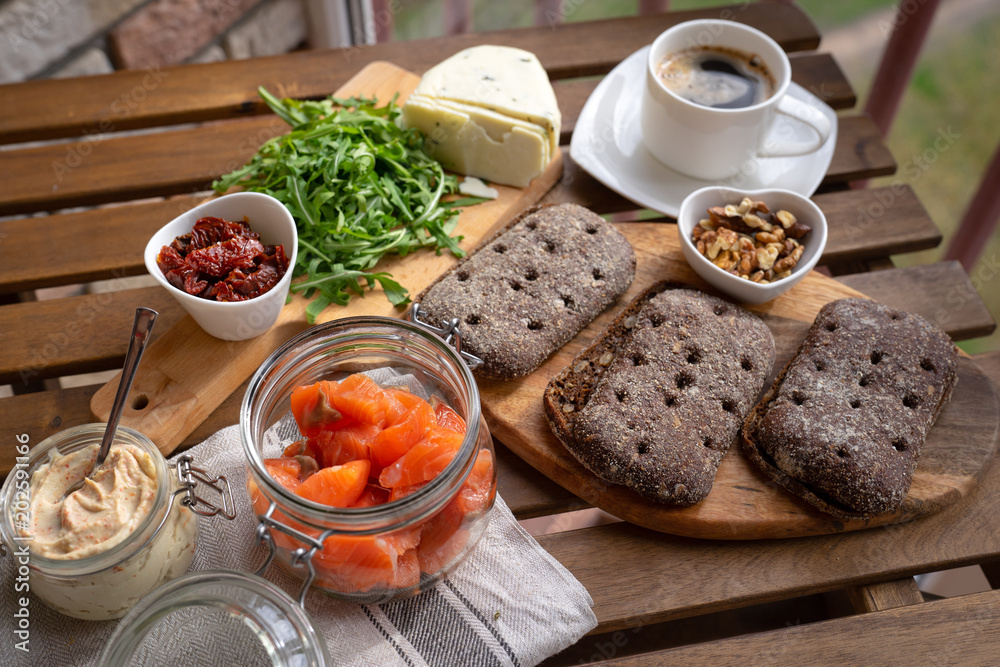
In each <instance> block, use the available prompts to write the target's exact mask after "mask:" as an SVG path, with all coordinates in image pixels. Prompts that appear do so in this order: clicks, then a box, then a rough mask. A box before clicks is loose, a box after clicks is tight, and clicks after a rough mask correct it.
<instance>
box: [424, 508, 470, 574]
mask: <svg viewBox="0 0 1000 667" xmlns="http://www.w3.org/2000/svg"><path fill="white" fill-rule="evenodd" d="M464 519H465V513H464V512H462V510H460V509H459V508H458V505H457V503H456V502H455V501H452V502H450V503H448V504H447V505H445V506H444V508H443V509H442V510H441V511H440V512H438V513H437V514H435V515H434V516H432V517H431V518H430V519H428V520H427V522H426V523H424V525H423V526H422V528H421V530H420V542H419V543H418V544H417V558H418V559H419V561H420V570H421V571H422V572H426V573H427V574H434V573H435V572H440V571H441V570H442V568H444V567H446V566H448V565H449V564H451V562H452V561H454V560H455V559H456V558H458V556H459V554H461V553H462V551H463V550H464V549H465V547H466V545H467V544H468V542H469V537H468V531H467V530H466V529H464V528H462V521H463V520H464Z"/></svg>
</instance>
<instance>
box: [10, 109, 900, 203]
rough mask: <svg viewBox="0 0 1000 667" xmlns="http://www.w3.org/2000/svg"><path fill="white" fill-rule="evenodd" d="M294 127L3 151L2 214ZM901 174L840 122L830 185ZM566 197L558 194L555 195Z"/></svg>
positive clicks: (222, 129) (584, 181)
mask: <svg viewBox="0 0 1000 667" xmlns="http://www.w3.org/2000/svg"><path fill="white" fill-rule="evenodd" d="M576 113H579V111H576ZM286 129H287V126H286V125H285V124H284V123H283V122H282V121H281V120H280V119H278V118H277V117H276V116H273V115H268V116H257V117H253V118H245V119H239V120H228V121H218V122H213V123H207V124H205V125H202V126H198V127H193V128H185V129H174V130H170V131H167V132H157V133H146V134H139V135H131V136H111V137H110V138H106V139H102V140H97V139H94V140H91V139H85V140H83V141H79V142H72V143H56V144H46V145H42V146H35V147H31V148H23V149H17V150H9V151H2V152H0V175H2V176H3V177H4V181H5V183H6V184H7V187H6V188H4V189H3V190H2V191H0V215H8V214H17V213H29V212H33V211H50V210H56V209H60V208H66V207H73V206H89V205H94V204H102V203H107V202H116V201H127V200H129V199H139V198H143V197H154V196H169V195H173V194H180V193H184V192H195V191H200V190H205V189H207V188H209V186H210V184H211V182H212V180H213V179H215V178H217V177H218V176H220V175H222V174H224V173H227V172H229V171H232V170H233V169H235V168H237V167H239V166H241V165H242V164H244V163H245V162H246V161H247V160H248V159H249V158H250V157H251V156H252V155H253V153H254V152H255V151H256V149H257V147H258V146H260V145H261V144H262V143H263V142H264V141H266V140H267V139H269V138H271V137H273V136H276V135H278V134H281V133H283V132H284V131H285V130H286ZM566 157H568V150H565V149H564V158H566ZM895 169H896V163H895V160H894V159H893V158H892V155H891V154H890V153H889V150H888V148H887V147H886V146H885V144H884V142H883V140H882V137H881V134H880V133H879V131H878V128H877V127H876V126H875V124H874V123H873V122H872V121H871V118H869V117H868V116H867V115H860V116H846V117H843V118H841V119H840V120H839V129H838V135H837V144H836V148H835V150H834V155H833V160H832V163H831V165H830V168H829V170H828V172H827V175H826V177H825V179H824V181H823V182H824V184H827V185H830V184H836V183H845V182H848V181H853V180H858V179H865V178H871V177H874V176H885V175H889V174H892V173H893V172H894V171H895ZM566 170H567V173H566V175H565V176H564V180H563V184H562V185H561V186H560V188H561V189H568V190H569V192H570V193H573V192H574V190H576V191H577V192H578V193H579V195H580V196H583V195H584V193H586V192H587V189H589V190H595V189H596V190H597V192H594V193H591V194H590V195H589V197H590V198H593V199H594V204H595V205H594V206H592V208H595V210H596V209H602V208H603V209H610V208H618V209H619V210H627V208H628V207H631V206H634V205H632V204H631V203H630V202H628V201H627V200H625V199H623V198H621V197H618V196H617V195H613V194H612V193H610V191H608V190H607V189H606V188H604V187H600V188H595V182H594V179H592V178H591V177H590V176H589V175H588V174H586V173H585V172H583V171H582V170H580V169H579V167H577V166H576V165H575V163H573V162H572V160H569V159H567V160H566ZM581 188H585V189H584V190H582V191H581V190H580V189H581ZM559 196H560V195H559V194H558V193H557V192H554V193H552V194H551V195H550V197H555V198H557V197H559ZM563 196H566V195H563ZM602 200H603V201H602ZM623 206H624V207H626V208H621V207H623Z"/></svg>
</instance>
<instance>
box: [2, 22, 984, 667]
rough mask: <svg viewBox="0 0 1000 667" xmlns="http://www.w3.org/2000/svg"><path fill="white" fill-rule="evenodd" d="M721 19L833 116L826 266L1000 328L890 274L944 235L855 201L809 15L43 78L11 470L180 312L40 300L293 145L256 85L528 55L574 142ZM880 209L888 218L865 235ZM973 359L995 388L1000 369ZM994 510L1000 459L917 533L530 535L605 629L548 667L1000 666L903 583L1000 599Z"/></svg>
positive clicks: (927, 282)
mask: <svg viewBox="0 0 1000 667" xmlns="http://www.w3.org/2000/svg"><path fill="white" fill-rule="evenodd" d="M712 16H715V17H719V16H721V17H723V18H729V19H733V20H737V21H741V22H745V23H748V24H750V25H753V26H755V27H758V28H760V29H762V30H764V31H765V32H767V33H768V34H770V35H771V36H773V37H774V38H775V39H776V40H777V41H778V42H779V43H780V44H781V45H782V46H783V47H784V48H785V49H786V50H787V51H788V52H789V53H790V55H791V59H792V68H793V72H794V75H793V78H794V80H795V81H797V82H798V83H799V84H801V85H802V86H803V87H805V88H806V89H807V90H810V91H812V92H813V93H814V94H816V95H817V96H819V97H821V98H823V99H824V100H825V101H826V102H827V103H828V104H830V105H831V106H832V107H834V108H835V109H837V110H839V111H841V117H840V131H839V135H838V140H837V146H836V152H835V155H834V158H833V162H832V164H831V165H830V168H829V171H828V173H827V175H826V178H825V180H824V181H823V184H822V186H821V188H820V192H819V193H818V194H816V195H815V201H816V202H817V203H818V204H819V205H820V206H821V207H822V208H823V210H824V211H825V212H826V215H827V217H828V219H829V222H830V237H829V242H828V246H827V249H826V253H825V255H824V256H823V259H822V264H823V265H824V266H826V267H827V268H828V269H829V271H830V272H831V273H832V275H834V276H837V277H838V279H839V280H841V281H843V282H844V283H845V284H847V285H849V286H850V287H852V288H855V289H857V290H859V291H861V292H863V293H865V294H868V295H869V296H872V297H874V298H876V299H878V300H880V301H882V302H884V303H887V304H891V305H893V306H895V307H897V308H901V309H905V310H909V311H913V312H916V313H920V314H922V315H924V316H925V317H927V318H928V319H930V320H931V321H933V322H936V323H937V324H938V325H939V326H941V327H942V328H943V329H944V330H946V331H947V332H948V333H949V334H950V335H951V336H952V337H953V338H954V339H956V340H962V339H967V338H974V337H977V336H982V335H985V334H988V333H990V332H991V331H992V330H993V328H994V326H995V323H994V318H993V316H992V315H991V314H990V313H989V312H988V311H987V310H986V308H985V307H984V305H983V303H982V301H981V300H980V299H979V297H978V295H977V293H976V290H975V289H974V288H973V286H972V284H971V283H970V281H969V280H968V278H967V277H966V275H965V273H964V272H963V271H962V269H961V267H960V266H959V265H958V264H957V263H948V262H945V263H938V264H927V265H921V266H916V267H910V268H905V269H900V268H894V267H893V265H892V262H891V259H890V256H892V255H895V254H899V253H908V252H913V251H917V250H922V249H927V248H932V247H934V246H936V245H937V244H938V243H940V241H941V235H940V232H939V231H938V229H937V228H936V227H935V225H934V223H933V222H932V221H931V220H930V218H929V217H928V215H927V213H926V211H925V210H924V208H923V207H922V206H921V204H920V202H919V201H918V199H917V197H916V196H915V195H914V193H913V192H912V191H911V190H910V189H909V188H908V187H906V186H902V185H897V186H894V187H891V188H880V189H866V190H851V189H848V188H847V187H846V186H847V184H848V183H850V182H851V181H856V180H862V179H867V178H871V177H874V176H881V175H888V174H892V173H894V171H895V169H896V162H895V161H894V159H893V157H892V155H891V154H890V152H889V150H888V149H887V147H886V145H885V143H884V141H883V138H882V137H881V136H880V135H879V133H878V131H877V130H876V128H875V126H874V125H873V124H872V122H871V121H870V120H869V119H868V118H867V117H866V116H865V115H863V114H859V113H858V112H856V111H852V110H851V109H852V107H853V106H854V104H855V94H854V92H853V90H852V88H851V86H850V84H849V83H848V82H847V81H846V79H845V77H844V75H843V73H842V72H841V70H840V69H839V67H838V66H837V63H836V61H835V60H834V59H833V58H832V57H831V56H830V55H829V54H826V53H823V52H821V51H815V50H814V49H816V48H817V47H818V46H819V44H820V35H819V33H818V32H817V30H816V29H815V27H814V26H813V24H812V22H811V21H810V20H809V18H808V17H807V16H806V15H805V14H804V13H803V12H802V11H801V10H799V9H797V8H796V7H794V6H789V5H784V4H772V3H758V4H750V5H746V6H742V5H741V6H733V7H728V8H720V9H715V10H711V11H695V12H676V13H669V14H663V15H658V16H652V17H641V18H628V19H618V20H612V21H602V22H599V23H598V22H595V23H576V24H570V25H565V26H560V27H559V28H557V29H554V30H552V29H549V28H533V29H522V30H508V31H500V32H494V33H490V34H488V35H482V34H472V35H462V36H457V37H448V38H442V39H432V40H425V41H417V42H406V43H388V44H382V45H378V46H374V47H365V48H354V49H345V50H340V51H318V52H302V53H295V54H290V55H285V56H279V57H274V58H266V59H259V60H254V61H237V62H227V63H216V64H208V65H196V66H184V67H176V68H168V69H162V70H152V71H142V72H121V73H116V74H112V75H108V76H102V77H95V78H86V79H70V80H59V81H36V82H29V83H24V84H15V85H8V86H3V87H0V144H3V148H4V150H2V151H0V183H3V184H4V187H3V188H2V189H0V216H8V217H7V219H4V220H0V304H2V305H0V336H2V341H3V352H4V353H3V355H2V356H0V384H12V385H13V386H14V387H15V392H16V395H15V396H13V397H9V398H4V399H0V433H2V434H3V435H2V437H0V472H2V473H3V474H6V472H7V471H9V470H10V468H11V466H12V464H13V459H14V445H15V440H14V435H15V434H19V433H28V434H29V436H30V438H31V441H32V442H34V443H37V442H39V441H41V440H42V439H43V438H45V437H47V436H48V435H50V434H52V433H54V432H56V431H58V430H60V429H63V428H66V427H68V426H72V425H75V424H79V423H85V422H88V421H91V417H90V412H89V400H90V397H91V396H92V394H93V393H94V391H96V389H97V385H94V386H86V387H80V388H73V389H59V388H58V384H56V383H55V382H54V379H55V378H58V377H61V376H65V375H73V374H78V373H86V372H92V371H100V370H107V369H114V368H117V367H118V366H119V365H120V364H121V362H122V360H123V358H124V352H125V346H126V341H125V340H124V336H117V335H115V336H108V335H106V332H109V331H127V330H128V328H129V326H130V323H131V320H132V315H133V312H134V308H135V307H136V306H139V305H146V306H150V307H153V308H155V309H157V310H158V311H160V313H161V320H160V323H159V324H158V325H157V328H158V331H164V330H166V329H167V328H168V326H169V325H171V324H173V323H174V322H176V321H177V320H178V319H180V317H181V316H182V312H181V311H180V308H179V306H177V305H176V303H175V302H174V301H173V300H172V299H171V298H170V297H169V296H168V295H167V294H166V293H165V292H164V291H163V290H161V289H160V288H140V289H129V290H124V291H117V292H113V293H101V294H83V295H80V296H71V297H66V298H58V299H54V300H43V301H39V300H36V299H35V298H34V292H33V290H36V289H38V288H43V287H52V286H58V285H66V284H75V283H81V282H86V281H92V280H97V279H107V278H118V277H123V276H130V275H137V274H142V273H144V267H143V264H142V258H141V251H142V248H143V247H144V245H145V242H146V240H147V238H148V237H149V235H150V234H151V233H152V232H153V231H154V230H155V229H157V228H158V227H159V226H160V225H162V224H163V223H164V222H165V221H167V220H169V219H170V218H172V217H173V216H174V215H176V214H177V213H178V212H180V211H182V210H185V209H187V208H190V207H191V206H193V205H194V204H195V203H197V202H198V201H200V200H201V199H202V198H203V197H204V196H205V194H204V191H205V190H206V189H207V186H208V184H209V183H210V182H211V180H212V179H213V178H214V177H216V176H218V175H219V174H221V173H223V172H225V171H227V170H229V169H231V168H234V167H235V166H237V165H239V164H241V163H242V162H243V161H244V160H245V159H246V158H248V157H249V156H250V155H251V154H252V153H253V151H254V150H255V149H256V147H257V146H258V145H259V144H260V143H261V142H263V141H264V140H266V139H267V138H268V137H270V136H272V135H273V134H274V133H275V132H277V131H278V130H279V129H280V124H279V123H277V122H276V121H275V119H274V118H273V117H271V116H269V115H266V114H265V112H266V109H265V108H264V107H263V106H262V105H261V103H260V101H259V100H258V98H257V95H256V89H257V86H259V85H263V86H265V87H267V88H268V89H269V90H271V91H272V92H276V93H278V94H279V95H286V96H295V97H310V96H311V97H317V96H323V95H326V94H329V93H330V92H332V91H333V90H335V89H336V88H337V87H338V86H340V85H341V84H343V83H344V82H345V81H346V80H347V79H349V78H350V77H351V76H352V75H353V74H354V73H355V72H357V71H358V69H360V68H361V67H362V66H363V65H364V64H366V63H369V62H372V61H375V60H386V61H390V62H395V63H399V64H403V65H404V66H405V67H406V68H408V69H410V70H412V71H414V72H417V73H420V72H422V71H424V70H426V69H427V68H428V67H430V66H431V65H433V64H435V63H437V62H439V61H440V60H442V59H444V58H445V57H447V56H449V55H451V54H452V53H454V52H455V51H457V50H459V49H460V48H464V47H466V46H470V45H474V44H479V43H496V44H507V45H512V46H518V47H521V48H525V49H528V50H530V51H533V52H535V53H536V54H538V56H539V58H540V59H541V61H542V63H543V64H544V65H545V67H546V69H547V70H548V72H549V75H550V77H551V78H552V79H553V81H554V85H555V89H556V92H557V96H558V99H559V103H560V106H561V109H562V112H563V115H564V119H565V125H564V128H563V132H564V134H563V137H562V140H563V142H564V144H565V143H568V141H569V138H570V136H571V135H572V132H573V128H574V125H575V121H576V118H577V116H578V115H579V113H580V110H581V108H582V106H583V103H584V102H585V101H586V99H587V96H588V95H589V94H590V92H591V91H592V90H593V89H594V87H595V85H596V79H595V76H600V75H602V74H606V73H607V72H609V71H610V70H611V69H612V68H613V67H614V66H615V65H616V64H617V63H618V62H620V61H621V60H622V59H623V58H624V57H625V56H627V55H629V54H630V53H632V52H633V51H634V50H635V49H636V48H638V47H639V46H641V45H643V44H646V43H649V42H651V41H652V39H653V38H654V37H655V36H656V35H657V34H659V33H660V32H661V31H663V30H664V29H666V28H667V27H669V26H670V25H673V24H674V23H677V22H679V21H682V20H686V19H691V18H703V17H712ZM154 129H156V130H163V129H165V130H166V131H155V132H154V131H150V130H154ZM234 147H235V148H234ZM565 153H566V155H567V160H566V164H565V168H564V175H563V179H562V182H561V183H560V184H559V185H557V186H556V188H555V189H554V190H552V191H551V192H550V193H549V195H548V196H547V199H548V200H549V201H553V202H564V201H570V202H576V203H579V204H583V205H585V206H588V207H590V208H592V209H593V210H595V211H598V212H599V213H627V212H630V211H633V210H634V209H635V208H636V206H635V205H634V204H632V203H631V202H629V201H627V200H625V199H623V198H622V197H620V196H618V195H616V194H614V193H612V192H611V191H609V190H608V189H606V188H604V187H603V186H601V185H600V184H598V183H597V182H595V181H594V180H593V179H592V178H591V177H590V176H589V175H587V174H586V173H585V172H583V171H582V170H581V169H579V168H578V167H577V166H576V165H575V164H573V162H572V161H571V160H569V159H568V151H566V152H565ZM887 202H890V204H889V205H887ZM108 204H114V206H105V205H108ZM67 209H70V210H67ZM867 210H879V211H883V212H882V213H881V215H880V217H879V218H878V219H877V221H876V222H874V223H871V222H870V221H868V219H866V218H865V217H864V215H863V213H864V212H865V211H867ZM21 214H23V215H24V217H11V216H19V215H21ZM620 224H624V225H627V224H629V223H620ZM976 361H977V362H978V363H979V365H980V366H981V367H982V368H983V369H984V370H985V371H986V373H987V374H988V375H989V376H990V377H991V378H992V379H993V380H994V382H997V381H1000V354H997V353H992V354H987V355H982V356H980V357H978V358H977V359H976ZM242 393H243V392H242V389H241V390H238V391H237V392H235V393H234V394H233V395H232V396H231V397H230V398H229V399H228V400H227V401H226V402H225V403H224V404H223V405H222V406H221V407H219V408H218V409H217V410H216V411H215V412H214V413H213V414H212V415H211V416H210V417H209V418H208V419H207V420H206V421H205V422H204V423H203V424H202V425H201V426H200V427H199V428H198V429H197V430H196V431H195V432H194V433H193V434H192V435H191V436H190V437H189V438H188V440H187V442H186V445H191V444H194V443H197V442H199V441H200V440H201V439H203V438H204V437H206V436H207V435H209V434H210V433H212V432H214V431H215V430H217V429H218V428H221V427H223V426H226V425H228V424H231V423H234V422H236V421H237V409H238V405H239V401H240V399H241V396H242ZM989 408H990V409H993V410H996V409H997V408H996V406H989ZM993 435H994V437H996V434H993ZM498 458H499V462H500V481H499V484H500V493H501V494H502V495H503V496H504V498H505V499H506V501H507V503H508V504H509V505H510V507H511V508H512V509H513V511H514V513H515V514H516V515H517V516H518V517H520V518H529V517H540V516H551V515H561V514H562V513H565V512H569V511H572V510H577V509H581V508H584V507H586V505H585V504H584V503H583V502H582V501H581V500H579V499H578V498H576V497H574V496H573V495H571V494H570V493H568V492H566V491H564V490H562V489H561V488H560V487H558V486H556V485H555V484H553V483H552V482H550V481H548V480H547V479H546V478H544V477H543V476H542V475H540V474H539V473H537V472H536V471H534V470H533V469H531V468H530V467H529V466H528V465H527V464H525V463H523V462H522V461H520V460H519V459H518V458H517V457H515V456H514V455H512V454H511V453H510V452H509V451H507V450H505V449H504V448H503V446H502V445H498ZM998 515H1000V465H997V464H995V463H994V464H992V465H990V466H989V467H988V468H987V469H986V470H985V472H984V474H983V478H982V483H981V485H980V487H979V488H978V490H977V491H976V492H975V493H974V494H973V495H972V496H971V497H969V498H967V499H965V500H963V501H961V502H960V503H959V504H958V505H955V506H952V507H951V508H949V509H947V510H945V511H943V512H941V513H939V514H937V515H934V516H931V517H929V518H926V519H922V520H920V521H917V522H914V523H912V524H907V525H902V526H895V527H888V528H882V529H874V530H867V531H861V532H855V533H848V534H841V535H830V536H825V537H814V538H806V539H793V540H777V541H766V542H736V543H724V542H715V541H707V540H695V539H689V538H678V537H672V536H669V535H664V534H660V533H655V532H651V531H648V530H644V529H640V528H637V527H634V526H632V525H629V524H625V523H614V524H606V525H601V526H597V527H589V528H584V529H579V530H571V531H563V532H557V533H553V534H549V535H545V536H543V537H542V538H540V540H539V541H540V542H541V544H542V545H543V546H544V547H545V548H546V549H547V550H548V551H549V552H551V553H552V554H553V555H554V556H555V557H556V558H557V559H558V560H559V561H560V562H562V563H563V564H565V565H566V566H567V567H568V568H569V569H570V570H571V571H572V572H573V574H574V575H576V577H577V578H579V579H580V581H581V582H583V584H584V585H585V586H586V587H587V589H588V590H589V591H590V593H591V595H592V596H593V598H594V604H595V607H594V608H595V612H596V614H597V617H598V620H599V626H598V627H597V629H596V630H595V631H594V632H593V633H592V634H591V635H590V636H587V637H585V638H583V639H582V640H581V641H580V642H579V643H578V644H577V645H576V646H574V647H572V648H570V649H568V650H567V651H565V652H564V653H563V654H560V655H559V656H555V657H553V658H551V659H550V661H549V663H550V664H553V665H557V664H571V663H572V664H576V663H580V662H581V661H582V662H600V661H612V662H614V661H619V660H620V661H621V664H632V663H634V664H642V665H646V664H649V665H658V664H665V663H668V662H681V661H685V662H687V661H692V662H695V663H699V662H705V663H707V662H711V663H723V664H724V663H733V662H744V661H747V660H753V661H755V662H760V663H762V664H784V663H793V662H795V663H800V662H801V663H804V662H814V663H820V662H822V663H830V662H836V661H842V662H848V663H858V662H861V661H864V662H866V663H870V664H891V663H896V662H900V661H902V660H903V656H911V658H909V659H907V661H909V660H910V659H912V656H921V657H926V658H928V659H930V660H934V661H937V662H943V663H947V664H951V663H961V664H991V663H992V664H995V663H996V661H997V660H998V659H1000V656H998V653H997V649H996V646H998V645H1000V590H993V591H989V592H984V593H980V594H976V595H970V596H964V597H959V598H953V599H948V600H935V601H924V599H923V597H922V595H921V593H920V592H919V591H918V590H917V588H916V585H915V583H914V580H913V578H912V577H913V575H916V574H920V573H925V572H931V571H937V570H942V569H947V568H953V567H958V566H963V565H969V564H980V565H981V566H982V567H983V570H984V572H985V573H986V575H987V578H988V579H989V581H990V584H991V586H992V587H993V588H994V589H997V588H1000V530H998V528H997V522H996V516H998ZM616 664H618V663H617V662H616Z"/></svg>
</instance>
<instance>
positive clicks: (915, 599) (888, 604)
mask: <svg viewBox="0 0 1000 667" xmlns="http://www.w3.org/2000/svg"><path fill="white" fill-rule="evenodd" d="M848 595H849V596H850V599H851V604H852V605H853V606H854V610H855V611H857V612H858V613H866V614H867V613H869V612H873V611H884V610H886V609H894V608H896V607H903V606H906V605H911V604H920V603H922V602H923V601H924V597H923V595H921V593H920V589H919V588H917V582H916V581H915V580H914V579H913V577H905V578H903V579H896V580H893V581H882V582H879V583H875V584H868V585H866V586H855V587H853V588H851V589H849V590H848Z"/></svg>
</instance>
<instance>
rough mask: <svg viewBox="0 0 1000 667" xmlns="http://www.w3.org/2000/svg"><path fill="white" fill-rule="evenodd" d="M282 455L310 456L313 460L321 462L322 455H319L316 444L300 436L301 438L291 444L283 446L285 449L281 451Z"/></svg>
mask: <svg viewBox="0 0 1000 667" xmlns="http://www.w3.org/2000/svg"><path fill="white" fill-rule="evenodd" d="M282 455H283V456H310V457H312V459H313V460H314V461H317V462H322V460H323V457H322V456H320V451H319V448H318V447H316V444H315V443H314V442H313V441H312V440H310V439H309V438H302V439H301V440H296V441H295V442H293V443H292V444H290V445H288V446H287V447H285V451H284V452H282Z"/></svg>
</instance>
